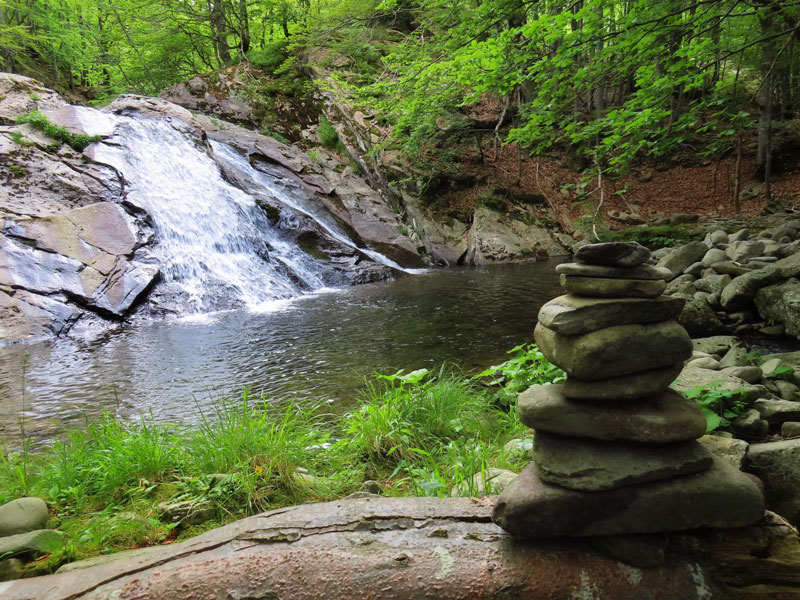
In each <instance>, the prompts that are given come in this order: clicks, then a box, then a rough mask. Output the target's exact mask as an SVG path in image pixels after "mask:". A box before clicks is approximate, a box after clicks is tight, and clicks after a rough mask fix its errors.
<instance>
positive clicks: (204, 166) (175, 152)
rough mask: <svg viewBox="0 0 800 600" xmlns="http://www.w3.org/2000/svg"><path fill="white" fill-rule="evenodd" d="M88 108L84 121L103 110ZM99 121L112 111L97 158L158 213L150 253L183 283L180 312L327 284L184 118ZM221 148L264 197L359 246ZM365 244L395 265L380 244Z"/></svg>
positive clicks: (138, 201)
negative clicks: (180, 121) (201, 143)
mask: <svg viewBox="0 0 800 600" xmlns="http://www.w3.org/2000/svg"><path fill="white" fill-rule="evenodd" d="M83 110H84V111H87V112H85V113H84V116H85V119H83V120H85V121H89V120H90V119H91V120H94V119H97V118H98V117H97V115H100V114H101V113H97V112H96V111H93V110H91V109H83ZM88 111H91V113H94V114H90V113H89V112H88ZM102 119H103V120H106V126H108V123H107V120H108V119H111V120H112V121H113V131H114V135H113V136H111V137H110V138H106V139H105V140H104V141H103V142H102V143H99V144H97V145H96V148H95V150H94V158H95V160H97V161H98V162H102V163H106V164H109V165H111V166H113V167H114V168H116V169H117V170H118V171H119V172H120V173H122V175H123V176H124V178H125V181H126V185H127V188H126V191H127V195H126V198H127V200H128V201H129V202H130V203H132V204H134V205H136V206H138V207H141V208H142V209H144V210H145V211H147V213H149V214H150V215H151V216H152V219H153V223H154V228H155V233H156V244H155V246H154V248H153V254H154V255H155V257H156V258H157V259H158V261H159V263H160V265H161V272H162V278H163V280H164V284H165V285H166V286H172V287H173V288H175V289H177V290H179V294H180V296H181V298H180V301H179V304H180V305H181V306H180V310H181V312H187V313H198V312H206V311H208V310H216V309H220V308H232V307H236V306H242V305H243V306H246V307H251V308H252V307H258V306H261V305H263V303H265V302H269V301H272V300H276V299H285V298H291V297H294V296H297V295H299V294H301V293H303V292H307V291H311V290H317V289H320V288H323V287H325V286H326V282H325V277H324V275H325V269H326V267H325V266H324V265H322V264H320V263H318V262H317V261H315V260H313V259H312V258H311V257H310V256H309V255H308V254H307V253H306V252H304V251H303V250H301V249H300V248H298V247H297V244H296V243H295V242H294V240H293V239H291V238H289V237H287V236H286V232H285V231H281V230H280V228H279V227H277V226H276V225H275V224H273V223H271V222H270V219H269V218H268V217H267V216H266V214H265V213H264V211H263V210H262V209H261V208H260V207H259V206H258V205H257V204H256V202H255V200H254V198H253V197H251V196H250V195H248V194H247V193H245V192H243V191H242V190H240V189H238V188H236V187H234V186H233V185H231V184H230V183H228V182H227V181H226V180H225V179H224V177H223V175H222V173H221V171H220V167H219V165H218V164H217V163H216V162H215V161H214V159H212V157H211V156H210V155H209V153H208V151H207V148H205V147H202V146H199V145H198V144H197V143H196V141H195V140H193V139H192V137H191V136H190V135H188V134H187V132H186V131H182V129H185V127H182V126H181V125H182V124H179V125H178V126H176V124H174V123H171V122H170V121H168V120H166V119H153V118H136V117H126V116H110V115H106V114H102ZM95 123H97V121H95ZM87 129H90V128H89V127H87ZM214 149H215V153H219V155H220V157H221V158H222V160H224V161H225V163H226V164H227V165H230V167H231V168H235V169H236V170H237V172H238V173H239V175H240V176H242V175H243V176H245V177H247V178H248V179H249V180H251V181H253V182H258V184H259V186H260V189H261V190H263V193H264V194H265V195H268V196H269V197H271V198H272V199H274V200H277V201H278V202H279V203H281V204H284V205H285V206H288V207H290V208H291V209H293V210H295V211H298V212H300V213H302V214H303V215H305V216H308V217H310V218H312V219H313V220H314V221H316V222H317V224H318V225H319V226H320V227H321V228H322V230H323V231H325V232H327V233H328V234H329V235H330V236H331V237H333V238H334V239H336V240H337V241H339V242H340V243H342V244H344V245H346V246H348V247H350V248H356V246H355V244H354V243H353V242H352V240H350V239H349V238H347V236H346V235H345V234H344V233H342V232H341V231H339V230H338V228H336V226H335V224H334V222H333V220H332V219H325V218H324V216H322V215H319V214H316V213H315V212H314V211H312V210H309V209H308V206H306V207H301V206H300V203H299V201H298V199H296V198H295V199H291V198H290V197H289V196H288V195H286V194H282V193H281V191H280V187H279V186H269V185H268V182H267V181H266V180H265V177H266V176H265V175H264V174H262V173H258V172H257V171H255V170H254V169H253V168H252V167H251V166H250V165H249V163H248V162H247V161H246V160H245V159H243V158H242V157H241V156H239V155H238V154H236V153H235V152H234V151H233V150H232V149H230V148H228V147H227V146H224V145H222V144H218V143H214ZM361 252H363V253H364V254H367V255H369V256H370V257H372V258H373V259H375V260H377V261H379V262H381V263H383V264H385V265H388V266H391V267H395V268H398V267H397V265H396V264H395V263H393V262H392V261H390V260H389V259H388V258H386V257H383V256H382V255H380V254H378V253H376V252H372V251H369V250H362V251H361Z"/></svg>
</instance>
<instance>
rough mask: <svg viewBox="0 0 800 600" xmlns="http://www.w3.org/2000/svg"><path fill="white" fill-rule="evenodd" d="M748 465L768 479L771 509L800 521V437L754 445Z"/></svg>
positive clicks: (749, 469)
mask: <svg viewBox="0 0 800 600" xmlns="http://www.w3.org/2000/svg"><path fill="white" fill-rule="evenodd" d="M746 465H747V470H748V471H749V472H750V473H753V474H754V475H757V476H758V477H759V478H760V479H761V481H763V482H764V495H765V496H766V499H767V506H768V507H769V508H770V510H774V511H775V512H776V513H778V514H779V515H782V516H784V517H786V518H787V519H789V521H791V522H792V523H793V524H794V525H797V524H800V439H797V440H783V441H780V442H769V443H766V444H753V445H751V446H750V452H748V454H747V460H746Z"/></svg>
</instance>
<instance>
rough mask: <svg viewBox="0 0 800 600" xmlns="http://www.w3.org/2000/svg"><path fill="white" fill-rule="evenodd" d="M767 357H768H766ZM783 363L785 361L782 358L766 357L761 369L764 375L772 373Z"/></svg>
mask: <svg viewBox="0 0 800 600" xmlns="http://www.w3.org/2000/svg"><path fill="white" fill-rule="evenodd" d="M765 358H766V357H765ZM782 365H783V361H782V360H781V359H780V358H769V359H766V360H765V361H764V362H763V363H761V370H762V371H763V373H764V375H767V376H769V375H772V374H773V373H774V372H775V370H776V369H778V368H779V367H780V366H782Z"/></svg>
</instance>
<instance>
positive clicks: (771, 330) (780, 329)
mask: <svg viewBox="0 0 800 600" xmlns="http://www.w3.org/2000/svg"><path fill="white" fill-rule="evenodd" d="M756 297H758V294H756ZM758 333H763V334H764V335H772V336H775V337H783V336H785V335H786V327H784V326H783V325H769V326H767V327H762V328H761V329H759V330H758Z"/></svg>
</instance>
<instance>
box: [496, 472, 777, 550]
mask: <svg viewBox="0 0 800 600" xmlns="http://www.w3.org/2000/svg"><path fill="white" fill-rule="evenodd" d="M763 515H764V498H763V497H762V495H761V490H759V488H758V486H757V485H756V483H755V482H754V481H753V480H752V479H751V478H750V477H748V476H747V475H745V474H744V473H742V472H741V471H737V470H736V469H734V468H733V467H731V466H729V465H728V464H726V463H724V462H722V461H720V460H715V461H714V465H713V467H711V468H710V469H708V470H707V471H703V472H702V473H696V474H694V475H684V476H682V477H675V478H673V479H668V480H665V481H657V482H653V483H645V484H641V485H636V486H629V487H624V488H619V489H616V490H609V491H604V492H577V491H574V490H569V489H567V488H563V487H560V486H555V485H550V484H547V483H545V482H543V481H542V480H541V479H540V478H539V475H538V474H537V472H536V466H535V465H533V464H530V465H528V466H527V467H525V469H523V470H522V473H520V475H519V477H517V479H515V480H514V481H513V482H512V484H511V485H510V486H509V487H508V488H506V490H505V491H504V492H503V493H502V494H501V495H500V497H499V498H498V500H497V504H496V505H495V509H494V513H493V516H494V519H495V521H496V522H497V523H498V524H499V525H500V526H502V527H503V528H504V529H506V530H507V531H510V532H511V533H513V534H514V535H516V536H518V537H521V538H547V537H557V536H581V537H582V536H592V535H619V534H629V533H659V532H665V531H682V530H686V529H695V528H697V527H744V526H746V525H752V524H753V523H756V522H757V521H758V520H759V519H761V518H762V517H763Z"/></svg>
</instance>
